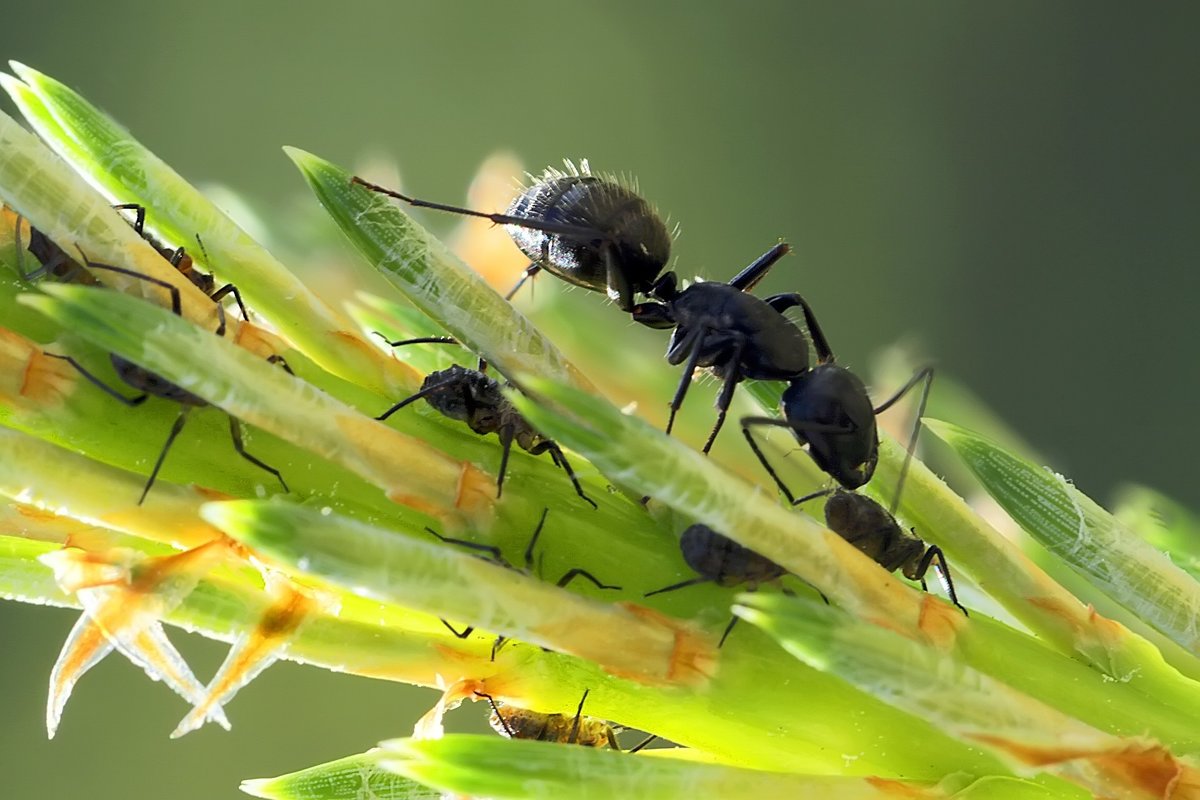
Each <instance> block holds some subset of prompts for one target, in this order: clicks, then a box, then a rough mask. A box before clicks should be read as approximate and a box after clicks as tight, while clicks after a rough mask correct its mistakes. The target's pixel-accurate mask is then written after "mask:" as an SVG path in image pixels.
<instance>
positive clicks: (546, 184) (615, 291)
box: [352, 160, 671, 311]
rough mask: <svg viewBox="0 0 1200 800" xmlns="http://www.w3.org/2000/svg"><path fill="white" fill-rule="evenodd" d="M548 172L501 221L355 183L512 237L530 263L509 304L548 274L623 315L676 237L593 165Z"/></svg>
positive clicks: (646, 207) (663, 262) (637, 198)
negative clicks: (606, 300)
mask: <svg viewBox="0 0 1200 800" xmlns="http://www.w3.org/2000/svg"><path fill="white" fill-rule="evenodd" d="M566 167H567V168H566V170H565V171H563V170H557V169H553V168H550V169H547V170H546V171H545V172H543V173H542V175H541V176H540V177H538V178H536V179H535V180H534V181H533V183H532V185H531V186H529V187H528V188H527V189H525V190H524V191H523V192H521V195H520V196H519V197H518V198H517V199H516V200H514V201H513V202H512V205H510V206H509V207H508V210H507V212H506V213H504V214H491V213H487V212H483V211H475V210H472V209H469V208H461V207H459V206H452V205H446V204H444V203H434V202H430V201H428V200H420V199H418V198H415V197H410V196H409V195H405V194H400V193H399V192H396V191H393V190H391V189H386V188H384V187H382V186H378V185H376V184H374V183H368V182H367V181H365V180H363V179H362V178H358V177H355V178H353V179H352V182H353V183H357V184H360V185H362V186H365V187H366V188H368V189H370V190H371V191H374V192H379V193H381V194H385V195H387V196H388V197H394V198H396V199H398V200H403V201H404V202H406V203H408V204H410V205H413V206H417V207H421V208H432V209H437V210H439V211H449V212H451V213H454V214H464V215H467V216H472V217H483V218H484V219H489V220H491V221H492V222H494V223H496V224H497V225H503V226H505V228H506V229H507V230H508V233H509V235H510V236H512V239H513V241H514V242H515V243H516V245H517V247H519V248H520V249H521V252H522V253H524V254H525V256H526V257H527V258H528V259H529V260H530V262H532V263H530V265H529V267H528V268H527V269H526V270H525V274H524V276H522V278H521V280H520V281H518V282H517V285H516V286H514V287H513V288H512V289H511V290H510V291H509V292H508V294H506V295H505V299H511V298H512V297H513V295H514V294H516V292H517V290H519V289H520V288H521V286H522V285H523V284H524V283H525V281H526V280H528V279H529V278H530V277H532V276H533V275H536V274H537V273H538V272H540V271H541V270H543V269H544V270H546V271H547V272H550V273H552V274H554V275H557V276H558V277H560V278H562V279H563V280H564V281H567V282H568V283H573V284H575V285H576V286H582V287H584V288H585V289H591V290H592V291H597V292H606V293H607V294H608V296H609V297H610V298H612V299H613V300H615V301H616V302H617V304H618V305H619V306H620V307H621V310H622V311H632V310H633V306H634V296H635V295H637V294H638V293H639V292H640V293H645V292H647V291H648V290H649V289H650V287H651V285H652V284H653V283H654V280H655V278H657V277H658V275H659V273H660V272H662V271H663V269H664V268H665V267H666V265H667V261H668V259H669V258H670V256H671V234H670V233H669V232H668V231H667V226H666V225H665V224H664V223H663V221H662V218H661V217H659V215H658V213H657V212H656V211H655V210H654V208H653V207H652V206H651V205H650V204H649V203H648V202H646V200H645V199H644V198H643V197H642V196H641V195H639V194H638V193H637V192H636V191H634V190H633V189H632V188H630V187H629V186H626V185H624V184H623V183H621V182H620V181H618V180H616V179H615V178H611V177H607V176H600V175H593V174H592V172H591V169H590V167H589V166H588V162H587V161H586V160H584V161H581V162H580V164H579V166H578V167H575V165H573V164H571V163H570V162H566Z"/></svg>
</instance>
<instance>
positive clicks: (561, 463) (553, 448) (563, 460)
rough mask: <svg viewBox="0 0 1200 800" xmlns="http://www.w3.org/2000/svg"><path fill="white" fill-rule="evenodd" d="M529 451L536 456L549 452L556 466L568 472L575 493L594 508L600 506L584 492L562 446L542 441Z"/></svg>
mask: <svg viewBox="0 0 1200 800" xmlns="http://www.w3.org/2000/svg"><path fill="white" fill-rule="evenodd" d="M529 452H530V453H533V455H535V456H536V455H540V454H541V453H549V454H550V458H551V460H553V461H554V464H555V466H557V467H559V468H560V469H562V471H563V472H565V473H567V477H568V478H570V479H571V485H572V486H574V487H575V494H577V495H579V496H580V497H582V498H583V499H584V500H585V501H586V502H588V503H590V504H591V506H592V508H596V509H598V508H600V506H598V505H596V501H595V500H593V499H592V498H590V497H588V496H587V495H586V494H584V493H583V487H582V486H580V485H579V478H577V477H576V476H575V470H573V469H571V464H570V462H569V461H567V457H566V456H565V455H563V451H562V448H560V447H559V446H558V445H557V444H556V443H555V442H552V441H545V442H542V444H541V445H539V446H538V447H537V448H534V449H533V450H530V451H529Z"/></svg>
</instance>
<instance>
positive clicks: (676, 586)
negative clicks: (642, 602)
mask: <svg viewBox="0 0 1200 800" xmlns="http://www.w3.org/2000/svg"><path fill="white" fill-rule="evenodd" d="M711 582H712V578H689V579H688V580H686V581H680V582H679V583H672V584H671V585H670V586H664V587H663V588H661V589H655V590H654V591H653V592H646V593H645V594H644V595H642V597H653V596H654V595H656V594H663V593H664V592H673V591H675V590H676V589H683V588H686V587H688V586H695V585H696V584H699V583H711Z"/></svg>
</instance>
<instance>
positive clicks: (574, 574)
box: [556, 567, 621, 590]
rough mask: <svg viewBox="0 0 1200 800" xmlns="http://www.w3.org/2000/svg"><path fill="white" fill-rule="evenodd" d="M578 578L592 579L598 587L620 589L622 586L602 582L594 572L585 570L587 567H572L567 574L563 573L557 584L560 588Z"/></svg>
mask: <svg viewBox="0 0 1200 800" xmlns="http://www.w3.org/2000/svg"><path fill="white" fill-rule="evenodd" d="M576 578H584V579H586V580H589V581H591V582H592V584H593V585H594V586H595V587H596V588H597V589H617V590H620V588H621V587H620V586H610V585H608V584H607V583H601V582H600V579H599V578H597V577H596V576H595V575H593V574H592V573H590V572H588V571H587V570H585V569H580V568H579V567H573V568H571V569H569V570H567V572H566V574H565V575H563V576H562V577H561V578H559V579H558V583H557V584H556V585H557V586H558V587H559V588H561V587H563V586H566V585H567V584H568V583H570V582H571V581H573V580H575V579H576Z"/></svg>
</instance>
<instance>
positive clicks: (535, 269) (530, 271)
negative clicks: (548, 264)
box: [504, 264, 542, 302]
mask: <svg viewBox="0 0 1200 800" xmlns="http://www.w3.org/2000/svg"><path fill="white" fill-rule="evenodd" d="M541 271H542V267H541V265H540V264H530V265H529V266H528V267H526V268H525V274H524V275H522V276H521V279H520V280H519V281H517V282H516V283H514V284H513V287H512V288H511V289H509V290H508V291H507V292H505V293H504V299H505V300H507V301H510V302H511V301H512V299H513V298H514V297H516V296H517V292H519V291H521V287H522V286H524V285H525V281H527V280H529V279H530V278H532V277H533V276H534V275H537V274H538V273H539V272H541Z"/></svg>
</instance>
